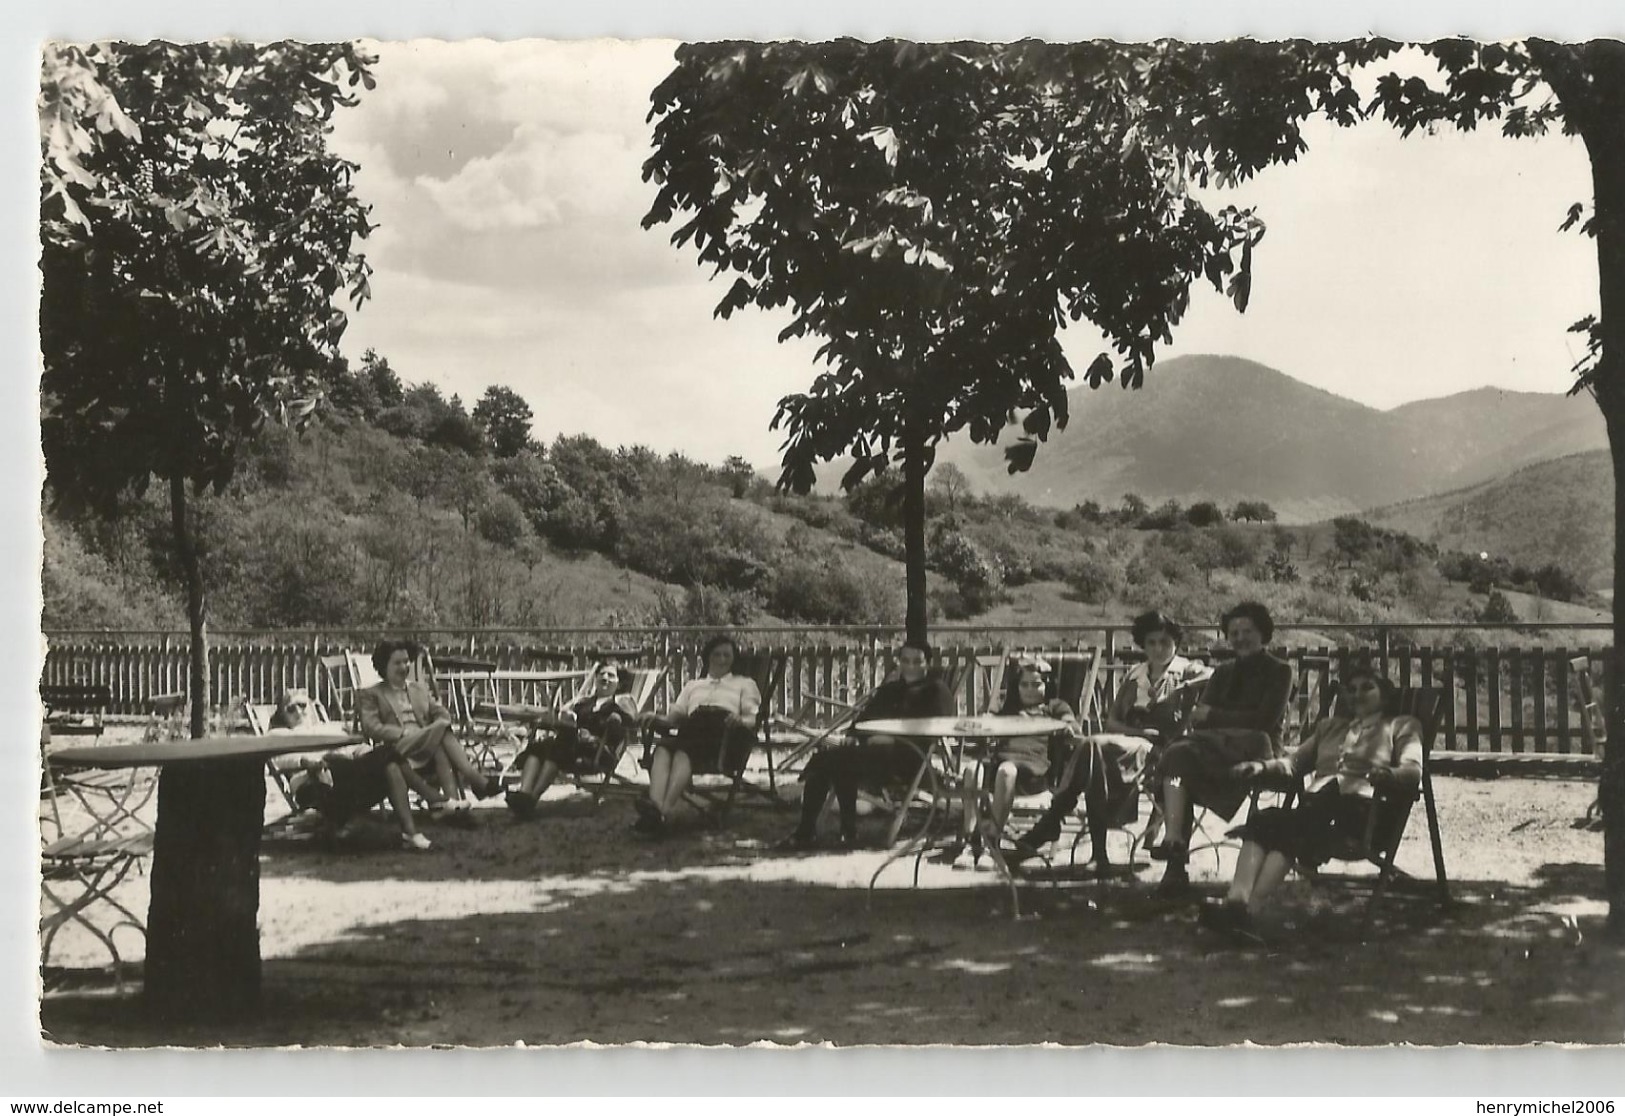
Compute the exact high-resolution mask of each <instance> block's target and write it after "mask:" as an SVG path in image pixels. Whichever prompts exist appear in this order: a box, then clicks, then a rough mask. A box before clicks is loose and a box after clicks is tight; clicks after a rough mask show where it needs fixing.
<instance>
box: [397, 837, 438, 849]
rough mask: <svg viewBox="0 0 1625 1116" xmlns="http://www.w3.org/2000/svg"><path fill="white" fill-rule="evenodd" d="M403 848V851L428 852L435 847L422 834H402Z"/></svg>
mask: <svg viewBox="0 0 1625 1116" xmlns="http://www.w3.org/2000/svg"><path fill="white" fill-rule="evenodd" d="M401 847H402V848H403V849H412V850H414V851H415V852H426V851H428V850H429V849H431V848H433V847H434V846H433V845H432V844H431V843H430V841H429V839H428V838H427V837H425V836H424V835H423V834H421V833H403V834H401Z"/></svg>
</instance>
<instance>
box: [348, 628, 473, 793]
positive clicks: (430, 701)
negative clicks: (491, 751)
mask: <svg viewBox="0 0 1625 1116" xmlns="http://www.w3.org/2000/svg"><path fill="white" fill-rule="evenodd" d="M417 651H418V648H417V645H416V644H414V643H410V642H408V641H406V640H394V639H386V640H384V641H383V642H382V643H380V644H379V645H378V646H377V648H376V649H375V650H374V651H373V653H372V665H373V667H374V668H376V669H377V671H378V674H379V676H380V677H382V678H383V681H382V682H380V683H378V685H376V686H369V687H367V688H366V689H364V690H361V691H359V692H358V693H357V694H356V707H357V709H358V710H360V713H361V735H362V736H365V737H366V738H367V739H368V740H371V741H373V742H374V743H376V744H388V745H389V746H390V747H391V748H392V749H393V750H394V752H395V754H396V755H398V756H399V757H400V758H401V759H402V760H404V761H405V762H406V763H407V764H409V765H411V767H412V769H413V770H414V771H417V772H423V771H427V770H430V769H432V770H433V771H434V773H435V778H436V780H437V781H438V782H439V784H440V788H441V789H442V790H444V791H445V792H446V794H447V795H448V796H449V797H450V799H451V801H450V802H449V803H448V804H447V805H446V806H445V807H444V808H439V807H437V808H436V810H435V813H436V815H439V814H442V813H445V812H447V811H448V810H449V811H456V810H461V809H465V808H466V807H467V805H468V804H467V803H466V802H465V801H464V800H463V799H462V797H461V795H462V792H461V790H460V789H459V785H458V781H457V777H458V776H459V775H460V776H462V778H463V780H464V781H465V782H467V784H468V786H469V788H470V789H472V790H473V792H474V796H475V797H476V798H490V797H491V796H493V795H495V794H497V793H498V792H499V791H501V789H502V784H501V782H500V781H499V780H497V779H496V778H495V777H493V776H489V775H486V774H485V773H484V772H482V771H481V770H480V769H479V768H478V767H476V766H475V764H474V761H473V760H471V759H469V758H468V753H467V752H465V751H463V745H462V742H461V741H459V740H458V739H457V735H456V734H455V733H454V732H452V730H451V714H450V713H449V712H447V710H446V707H445V706H444V705H441V704H440V701H439V699H437V698H436V697H435V696H434V692H433V691H432V690H430V689H429V687H428V686H427V685H425V684H424V683H422V682H414V681H410V680H408V678H407V674H408V673H409V672H410V671H411V669H412V659H413V658H414V657H415V656H416V655H417Z"/></svg>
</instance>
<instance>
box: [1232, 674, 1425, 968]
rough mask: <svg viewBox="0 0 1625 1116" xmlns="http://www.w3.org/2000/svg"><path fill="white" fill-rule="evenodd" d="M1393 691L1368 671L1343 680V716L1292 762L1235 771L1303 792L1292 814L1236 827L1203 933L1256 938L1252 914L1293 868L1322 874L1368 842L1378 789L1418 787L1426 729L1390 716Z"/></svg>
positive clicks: (1272, 812)
mask: <svg viewBox="0 0 1625 1116" xmlns="http://www.w3.org/2000/svg"><path fill="white" fill-rule="evenodd" d="M1392 698H1393V687H1392V685H1391V684H1390V683H1389V681H1388V680H1387V679H1386V678H1384V677H1382V676H1381V675H1380V674H1378V673H1377V672H1376V671H1375V670H1373V669H1372V668H1371V667H1368V666H1360V667H1353V668H1349V669H1348V670H1346V671H1345V672H1344V675H1343V678H1342V700H1341V708H1340V709H1339V710H1338V711H1337V712H1335V713H1334V715H1333V716H1330V717H1327V718H1326V719H1325V720H1323V721H1321V722H1320V723H1319V724H1317V725H1316V726H1315V727H1314V729H1313V731H1312V732H1311V733H1310V735H1309V738H1308V739H1307V740H1305V741H1304V742H1303V744H1301V745H1300V746H1299V747H1298V749H1297V751H1296V752H1294V753H1293V754H1292V755H1291V756H1289V757H1285V758H1282V759H1276V760H1269V761H1265V762H1257V761H1255V762H1250V763H1242V764H1238V765H1237V766H1236V777H1237V778H1238V779H1243V780H1249V781H1251V780H1256V779H1258V778H1260V777H1262V776H1264V775H1267V774H1268V775H1275V776H1277V777H1280V776H1290V777H1292V778H1294V779H1296V780H1298V781H1299V782H1300V783H1301V782H1302V780H1303V779H1304V778H1306V777H1307V778H1308V779H1309V780H1310V782H1309V789H1308V791H1307V793H1305V794H1304V795H1303V796H1302V797H1300V798H1299V800H1298V804H1297V805H1296V806H1293V807H1290V808H1280V807H1277V808H1273V809H1268V810H1260V811H1259V812H1258V816H1257V817H1255V818H1253V819H1252V820H1250V821H1249V822H1247V824H1245V825H1242V826H1238V827H1237V828H1236V829H1235V831H1234V832H1235V834H1237V835H1239V836H1241V837H1243V838H1244V839H1245V841H1244V843H1243V845H1242V847H1241V855H1240V856H1239V857H1238V858H1237V860H1236V874H1235V876H1234V877H1233V878H1232V879H1231V881H1230V891H1229V894H1228V895H1227V896H1226V897H1225V900H1224V902H1223V903H1222V904H1217V905H1213V906H1209V907H1207V908H1204V909H1203V911H1202V921H1203V923H1204V924H1205V925H1208V926H1211V927H1214V928H1217V929H1221V930H1227V931H1232V932H1236V933H1239V934H1242V935H1244V936H1248V937H1256V936H1257V932H1256V930H1255V929H1254V927H1253V916H1254V915H1255V914H1256V913H1257V912H1258V910H1259V909H1260V907H1261V906H1262V904H1263V903H1264V902H1265V901H1266V900H1267V899H1268V898H1269V896H1270V895H1271V894H1272V893H1273V892H1274V891H1275V890H1276V888H1278V887H1280V886H1281V883H1282V882H1283V881H1284V880H1285V879H1286V877H1287V873H1288V872H1290V871H1291V870H1292V867H1293V866H1294V865H1298V866H1302V867H1319V866H1320V865H1322V864H1324V863H1326V861H1328V860H1330V859H1332V856H1333V855H1334V853H1335V852H1336V850H1337V849H1339V848H1340V847H1342V846H1344V845H1346V844H1351V845H1354V846H1356V847H1358V846H1359V845H1360V844H1361V843H1362V842H1363V841H1364V838H1365V834H1366V829H1367V826H1368V825H1369V823H1370V820H1371V811H1372V809H1373V802H1374V800H1375V797H1376V794H1377V792H1378V791H1385V790H1388V789H1390V788H1393V789H1410V790H1414V789H1415V788H1416V787H1417V786H1418V785H1420V783H1421V781H1422V725H1421V722H1420V721H1418V720H1417V719H1416V718H1415V717H1410V716H1390V715H1389V714H1388V713H1387V710H1388V709H1389V708H1390V707H1391V702H1392Z"/></svg>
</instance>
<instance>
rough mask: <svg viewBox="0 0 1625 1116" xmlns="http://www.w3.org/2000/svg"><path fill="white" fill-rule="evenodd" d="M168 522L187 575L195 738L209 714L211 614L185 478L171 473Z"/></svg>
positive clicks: (190, 670) (201, 732)
mask: <svg viewBox="0 0 1625 1116" xmlns="http://www.w3.org/2000/svg"><path fill="white" fill-rule="evenodd" d="M169 522H170V527H171V528H172V529H173V531H174V533H175V552H176V554H177V555H178V556H179V558H180V563H181V573H182V576H184V577H185V579H186V621H187V624H188V626H189V627H190V630H191V649H192V658H191V663H190V665H189V667H188V669H187V682H188V687H189V689H190V690H191V704H192V723H191V728H192V738H193V739H194V740H196V739H198V738H199V737H201V736H202V735H203V732H204V726H205V725H206V724H207V718H208V715H209V703H210V700H211V695H210V693H209V616H208V607H207V601H206V600H205V599H204V596H203V567H202V564H201V562H200V560H199V558H198V553H197V541H196V540H195V539H194V538H193V537H192V528H191V524H189V523H188V522H187V517H186V479H185V478H184V477H179V476H176V477H171V478H170V481H169Z"/></svg>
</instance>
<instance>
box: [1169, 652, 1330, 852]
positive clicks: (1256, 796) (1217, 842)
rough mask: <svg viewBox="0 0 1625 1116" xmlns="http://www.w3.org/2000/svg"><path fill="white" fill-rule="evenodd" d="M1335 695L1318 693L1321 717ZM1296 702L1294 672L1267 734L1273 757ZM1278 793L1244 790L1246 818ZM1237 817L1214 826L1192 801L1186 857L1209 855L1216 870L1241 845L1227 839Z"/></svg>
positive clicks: (1257, 787) (1280, 802)
mask: <svg viewBox="0 0 1625 1116" xmlns="http://www.w3.org/2000/svg"><path fill="white" fill-rule="evenodd" d="M1336 692H1337V691H1336V687H1333V686H1326V687H1323V688H1322V690H1321V692H1320V701H1321V716H1322V717H1324V716H1325V715H1326V713H1327V711H1328V710H1329V709H1330V707H1331V703H1332V701H1333V699H1334V698H1335V696H1336ZM1297 700H1298V677H1297V675H1296V673H1294V674H1293V676H1292V686H1291V689H1290V690H1288V692H1287V699H1286V707H1285V709H1284V711H1283V712H1282V715H1281V721H1280V723H1278V724H1277V725H1276V726H1275V729H1274V731H1273V732H1271V733H1270V734H1269V735H1270V738H1271V740H1272V741H1273V742H1274V752H1275V754H1276V755H1280V754H1281V752H1282V749H1281V743H1282V733H1283V731H1284V730H1285V727H1286V720H1287V717H1288V716H1290V714H1291V711H1292V709H1293V707H1294V704H1295V703H1296V702H1297ZM1200 702H1201V695H1200V692H1198V694H1197V696H1196V698H1195V700H1194V701H1193V702H1192V705H1191V709H1190V712H1191V713H1194V712H1195V711H1196V705H1198V704H1200ZM1311 723H1313V722H1311ZM1280 794H1281V792H1280V791H1278V790H1276V789H1273V788H1271V787H1269V786H1265V785H1255V786H1253V787H1251V788H1250V789H1249V790H1248V791H1247V795H1246V800H1245V803H1244V805H1245V807H1246V811H1247V816H1248V817H1251V816H1252V815H1253V814H1256V813H1258V811H1259V810H1260V809H1261V808H1262V806H1263V800H1264V798H1265V796H1272V797H1278V796H1279V795H1280ZM1276 804H1277V805H1286V804H1287V802H1286V800H1285V799H1278V801H1277V802H1276ZM1156 807H1157V809H1159V810H1160V809H1161V803H1156ZM1240 818H1241V815H1240V814H1239V813H1238V814H1237V816H1236V818H1232V819H1231V820H1229V821H1226V822H1224V823H1223V825H1222V826H1220V825H1216V824H1215V823H1216V822H1218V821H1220V820H1221V819H1218V818H1216V817H1215V815H1214V813H1213V811H1212V810H1211V809H1209V808H1208V807H1206V806H1204V805H1202V804H1201V803H1199V802H1192V803H1191V824H1190V831H1189V832H1188V833H1187V834H1186V835H1185V838H1186V842H1187V844H1186V855H1187V856H1188V857H1190V858H1195V856H1196V854H1197V853H1203V852H1208V853H1212V854H1213V866H1214V869H1215V870H1219V869H1220V868H1221V867H1222V864H1223V861H1222V860H1221V855H1222V853H1223V852H1224V850H1226V849H1239V848H1240V847H1241V842H1240V841H1239V840H1238V839H1237V838H1235V837H1232V836H1230V832H1231V830H1233V829H1235V828H1236V826H1237V825H1239V824H1241V822H1240V821H1239V820H1238V819H1240Z"/></svg>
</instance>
